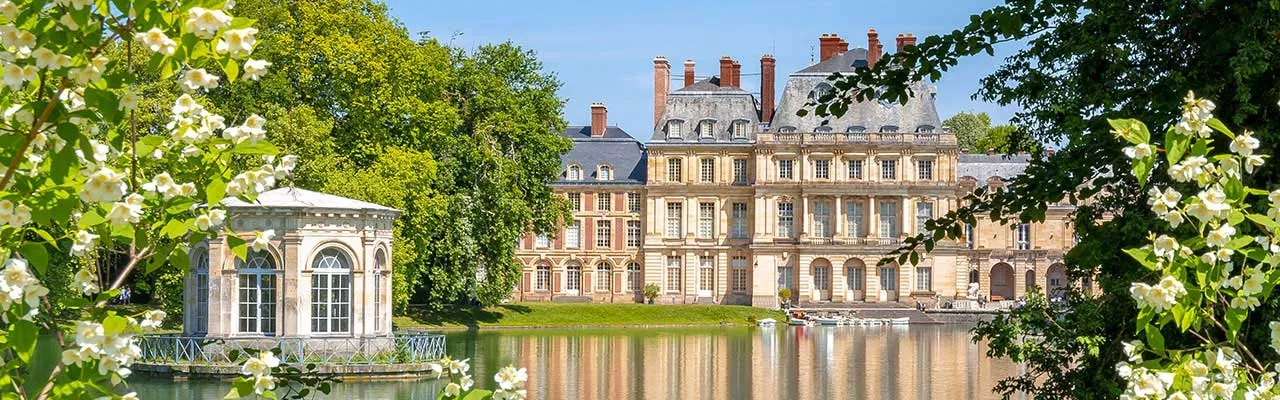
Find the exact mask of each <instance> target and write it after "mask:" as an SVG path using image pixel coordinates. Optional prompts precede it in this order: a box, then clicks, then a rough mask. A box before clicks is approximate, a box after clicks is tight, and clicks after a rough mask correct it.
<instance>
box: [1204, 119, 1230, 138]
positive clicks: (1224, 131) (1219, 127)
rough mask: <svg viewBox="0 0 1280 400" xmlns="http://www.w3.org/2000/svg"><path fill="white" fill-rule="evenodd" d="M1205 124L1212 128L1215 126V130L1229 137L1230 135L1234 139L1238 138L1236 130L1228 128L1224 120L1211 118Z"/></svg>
mask: <svg viewBox="0 0 1280 400" xmlns="http://www.w3.org/2000/svg"><path fill="white" fill-rule="evenodd" d="M1205 125H1208V126H1209V127H1210V128H1213V130H1215V131H1218V132H1222V134H1223V135H1227V137H1230V138H1232V139H1235V138H1236V134H1235V133H1234V132H1231V130H1230V129H1227V126H1226V125H1224V124H1223V123H1222V121H1219V120H1218V119H1217V118H1210V119H1209V122H1206V123H1205Z"/></svg>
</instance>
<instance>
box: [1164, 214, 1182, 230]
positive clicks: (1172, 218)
mask: <svg viewBox="0 0 1280 400" xmlns="http://www.w3.org/2000/svg"><path fill="white" fill-rule="evenodd" d="M1164 219H1165V220H1166V221H1169V226H1171V227H1174V228H1177V227H1178V225H1182V222H1183V221H1184V220H1185V219H1184V218H1183V216H1182V213H1181V212H1178V211H1170V212H1169V213H1168V214H1165V216H1164Z"/></svg>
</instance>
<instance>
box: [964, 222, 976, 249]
mask: <svg viewBox="0 0 1280 400" xmlns="http://www.w3.org/2000/svg"><path fill="white" fill-rule="evenodd" d="M974 239H975V237H974V235H973V225H969V224H964V242H965V244H967V245H968V246H969V248H970V249H972V248H974V246H975V243H974V242H975V240H974Z"/></svg>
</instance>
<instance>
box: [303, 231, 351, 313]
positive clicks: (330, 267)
mask: <svg viewBox="0 0 1280 400" xmlns="http://www.w3.org/2000/svg"><path fill="white" fill-rule="evenodd" d="M311 271H312V272H311V332H313V333H348V332H351V260H350V259H349V258H348V257H347V254H346V253H345V252H343V251H342V250H341V249H339V248H338V247H336V246H330V247H326V248H325V249H324V250H320V253H319V254H316V256H315V259H314V260H312V262H311Z"/></svg>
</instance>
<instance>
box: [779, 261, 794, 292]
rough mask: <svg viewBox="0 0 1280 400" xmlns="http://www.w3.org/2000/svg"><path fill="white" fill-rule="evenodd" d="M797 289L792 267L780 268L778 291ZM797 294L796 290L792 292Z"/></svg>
mask: <svg viewBox="0 0 1280 400" xmlns="http://www.w3.org/2000/svg"><path fill="white" fill-rule="evenodd" d="M783 288H786V289H795V281H794V280H793V279H792V278H791V266H790V265H783V266H779V267H778V289H783ZM792 292H795V290H792Z"/></svg>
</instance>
